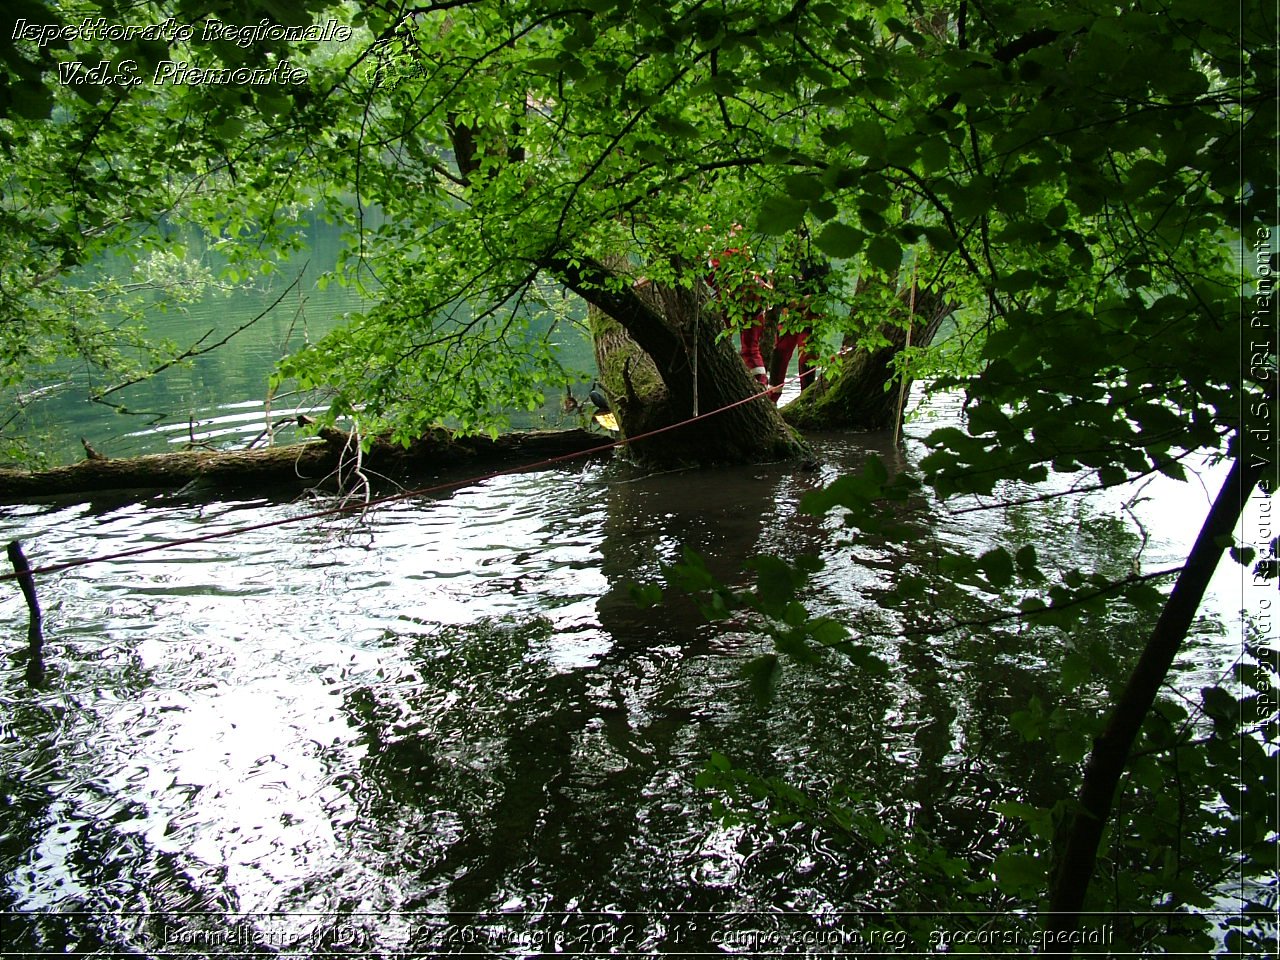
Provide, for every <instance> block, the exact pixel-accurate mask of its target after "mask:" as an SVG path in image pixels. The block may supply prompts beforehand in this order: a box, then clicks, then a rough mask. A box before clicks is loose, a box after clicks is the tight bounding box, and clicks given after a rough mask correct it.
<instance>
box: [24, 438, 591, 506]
mask: <svg viewBox="0 0 1280 960" xmlns="http://www.w3.org/2000/svg"><path fill="white" fill-rule="evenodd" d="M609 442H610V441H609V438H608V437H603V436H601V435H599V434H593V433H589V432H587V431H586V430H537V431H531V432H527V433H511V434H506V435H504V436H500V437H498V438H497V439H495V440H491V439H489V438H488V437H457V436H454V435H453V434H452V433H450V432H449V431H448V430H443V429H440V430H434V431H432V432H431V433H430V434H428V435H427V436H424V437H422V438H420V439H418V440H416V441H414V442H413V443H412V444H410V445H409V446H408V447H402V446H400V445H399V444H392V443H387V442H386V441H384V440H379V439H375V440H374V441H373V442H372V444H371V446H370V448H369V450H367V451H366V452H365V453H364V454H363V456H362V457H361V460H360V469H361V470H362V472H363V473H364V474H365V475H367V476H369V477H371V478H372V479H376V477H396V478H401V479H403V478H405V477H411V476H414V475H421V474H422V473H423V472H424V471H427V470H434V469H440V468H451V467H460V466H466V467H472V466H474V467H477V468H483V467H489V466H498V465H508V464H514V465H519V464H526V463H527V464H533V463H536V462H538V461H540V460H546V459H549V458H552V457H561V456H566V455H571V454H575V453H585V452H587V451H590V450H592V449H596V448H600V447H602V446H605V445H606V444H608V443H609ZM355 451H356V442H355V440H354V439H353V438H352V437H351V435H350V434H348V433H344V432H343V431H341V430H333V429H322V430H321V431H320V436H319V438H317V439H314V440H310V441H306V442H303V443H296V444H289V445H286V446H280V447H267V448H264V449H260V450H231V451H203V450H202V451H181V452H176V453H154V454H147V455H144V456H140V457H127V458H120V459H113V458H108V457H102V456H101V455H98V456H94V457H91V458H90V459H88V460H85V461H83V462H81V463H77V464H73V465H71V466H65V467H54V468H52V469H49V470H39V471H25V470H10V469H3V468H0V502H13V501H19V500H31V499H36V498H41V497H53V496H58V497H66V496H85V497H87V496H91V495H93V494H96V493H100V492H102V491H107V490H129V489H139V490H177V489H180V488H182V487H186V486H187V485H188V484H192V483H197V484H198V485H199V488H200V489H201V490H202V491H203V490H210V491H212V490H222V489H227V488H234V487H242V486H246V485H261V484H281V485H290V486H303V487H317V486H319V487H324V488H326V489H336V488H338V487H340V486H341V481H342V480H343V479H347V478H350V476H351V473H352V470H353V469H354V467H355Z"/></svg>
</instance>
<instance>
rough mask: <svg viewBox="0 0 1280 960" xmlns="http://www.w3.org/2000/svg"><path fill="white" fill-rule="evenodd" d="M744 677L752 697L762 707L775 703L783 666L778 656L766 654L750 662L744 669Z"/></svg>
mask: <svg viewBox="0 0 1280 960" xmlns="http://www.w3.org/2000/svg"><path fill="white" fill-rule="evenodd" d="M742 675H743V677H745V678H746V680H747V681H748V685H749V686H750V689H751V695H752V696H753V697H755V700H756V702H757V703H758V704H760V705H761V706H768V705H769V704H770V703H772V702H773V699H774V695H775V694H776V693H777V689H778V678H779V677H781V676H782V664H781V663H780V662H779V660H778V657H777V655H776V654H772V653H766V654H762V655H760V656H758V657H755V658H753V659H752V660H750V661H748V662H747V663H746V664H745V665H744V666H743V668H742Z"/></svg>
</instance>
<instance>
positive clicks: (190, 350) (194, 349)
mask: <svg viewBox="0 0 1280 960" xmlns="http://www.w3.org/2000/svg"><path fill="white" fill-rule="evenodd" d="M310 263H311V261H310V260H308V261H307V262H306V263H304V264H303V265H302V269H301V270H299V271H298V275H297V276H296V277H294V278H293V282H292V283H290V284H289V286H287V287H285V288H284V291H283V292H282V293H281V294H280V296H278V297H276V298H275V300H273V301H272V302H271V305H270V306H268V307H266V308H265V309H263V311H262V312H261V313H259V314H258V315H257V316H256V317H254V318H253V319H252V320H246V321H245V322H244V323H242V324H240V326H238V327H236V328H235V329H234V330H232V331H231V332H230V333H228V334H227V335H226V336H225V337H223V338H222V339H221V340H219V341H218V342H217V343H213V344H210V345H209V346H207V347H200V344H202V343H204V342H205V341H206V340H207V339H209V337H211V336H213V331H212V330H210V331H208V332H207V333H205V335H204V336H202V337H201V338H200V339H199V340H197V341H196V342H195V343H193V344H192V345H191V346H189V347H187V349H186V350H183V351H182V353H180V354H178V355H177V356H176V357H171V358H169V359H168V360H166V361H165V362H164V363H162V364H160V365H159V366H158V367H154V368H152V369H151V370H149V371H147V372H146V373H142V374H139V375H138V376H136V377H131V378H130V379H128V380H122V381H121V382H120V383H117V384H116V385H115V386H113V387H108V388H107V389H106V390H101V391H99V392H98V393H95V394H94V395H93V397H92V399H93V400H94V401H95V402H97V401H100V400H102V398H103V397H108V396H110V395H111V394H113V393H115V392H116V391H117V390H123V389H124V388H125V387H131V386H133V385H134V384H135V383H141V382H142V381H143V380H150V379H151V378H152V377H154V376H155V375H156V374H157V373H163V372H164V371H165V370H168V369H169V368H170V367H172V366H173V365H174V364H178V363H181V362H182V361H183V360H190V359H191V358H192V357H199V356H202V355H203V354H206V353H211V352H212V351H214V350H217V349H218V348H219V347H221V346H224V345H225V344H226V343H227V342H228V341H229V340H230V339H231V338H232V337H234V336H235V335H236V334H238V333H240V332H242V331H244V330H247V329H249V328H250V327H251V326H253V325H254V324H255V323H257V322H258V321H259V320H261V319H262V318H263V317H265V316H266V315H267V314H268V313H270V312H271V311H272V310H274V309H275V308H276V307H278V306H279V305H280V301H282V300H283V299H284V298H285V297H287V296H288V295H289V292H290V291H291V290H293V288H294V287H296V286H297V285H298V284H299V283H301V282H302V276H303V274H304V273H305V272H306V269H307V267H308V266H309V265H310Z"/></svg>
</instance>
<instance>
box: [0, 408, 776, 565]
mask: <svg viewBox="0 0 1280 960" xmlns="http://www.w3.org/2000/svg"><path fill="white" fill-rule="evenodd" d="M770 389H771V388H767V389H765V390H762V391H761V392H760V393H755V394H752V395H751V396H749V397H746V398H745V399H743V400H736V401H734V402H733V403H730V404H728V405H727V406H723V407H720V408H719V409H716V410H712V411H710V412H709V413H703V414H699V415H698V416H696V417H690V418H689V419H687V420H680V421H678V422H676V423H672V424H668V425H667V426H665V427H658V428H657V429H656V430H650V431H648V432H647V433H641V434H638V435H636V436H634V437H625V438H623V439H621V440H613V441H610V442H609V443H603V444H601V445H600V446H598V447H590V448H588V449H586V450H579V451H577V452H575V453H562V454H560V455H559V456H557V457H548V458H547V459H545V460H538V461H536V462H534V463H526V464H521V465H520V466H518V467H509V468H507V469H506V470H495V471H494V472H493V473H486V474H484V475H482V476H478V477H467V478H466V479H463V480H450V481H449V482H448V483H439V484H436V485H435V486H430V487H418V488H417V489H414V490H404V491H401V492H400V493H392V494H388V495H387V496H385V497H376V498H375V499H373V500H362V501H360V502H357V503H347V504H342V505H339V506H336V507H330V508H328V509H326V510H313V511H311V512H309V513H300V514H297V515H296V516H292V517H283V518H281V519H279V520H264V521H263V522H262V523H251V524H247V525H246V526H243V527H232V528H231V529H230V530H218V531H215V532H213V533H204V534H200V535H198V536H194V537H182V538H180V539H177V540H167V541H165V542H164V543H153V544H150V545H148V546H145V547H133V548H131V549H129V550H121V551H119V552H117V553H105V554H101V555H99V556H94V557H82V558H81V559H79V560H66V561H64V562H62V563H53V564H49V565H48V566H43V567H32V568H31V570H30V575H32V576H40V575H43V574H48V573H62V572H64V571H66V570H74V569H76V568H77V567H86V566H88V565H89V564H91V563H106V562H108V561H111V560H123V559H125V558H126V557H137V556H141V555H142V554H145V553H155V552H156V551H159V550H168V549H169V548H170V547H181V546H185V545H187V544H193V543H208V542H209V541H210V540H221V539H222V538H224V537H234V536H237V535H239V534H242V533H252V532H254V531H256V530H269V529H271V528H272V527H283V526H285V525H286V524H290V523H302V522H303V521H305V520H320V519H323V518H324V517H334V516H340V515H341V514H344V513H353V512H355V511H363V510H367V509H369V508H370V507H377V506H381V505H382V504H385V503H394V502H395V501H397V500H408V499H409V498H411V497H421V496H425V495H427V494H430V493H439V492H440V491H442V490H452V489H454V488H456V487H466V486H470V485H472V484H475V483H483V482H484V481H486V480H493V479H495V478H496V477H506V476H511V475H513V474H517V473H524V472H526V471H528V470H536V469H538V468H540V467H548V466H551V465H552V464H556V463H563V462H566V461H569V460H575V459H577V458H579V457H591V456H595V455H596V454H597V453H604V452H605V451H607V450H615V449H617V448H618V447H624V446H626V445H627V444H629V443H635V442H636V441H638V440H647V439H648V438H649V437H656V436H658V435H659V434H662V433H668V432H670V431H672V430H677V429H679V428H680V427H685V426H688V425H689V424H691V423H694V422H696V421H698V420H706V419H707V418H708V417H714V416H715V415H716V414H718V413H724V412H725V411H726V410H732V409H733V408H734V407H740V406H742V405H743V404H746V403H750V402H751V401H752V400H759V399H760V398H762V397H767V396H768V395H769V392H770ZM16 579H18V573H17V571H14V572H11V573H3V574H0V582H3V581H5V580H16Z"/></svg>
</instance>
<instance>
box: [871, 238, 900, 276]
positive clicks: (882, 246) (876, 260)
mask: <svg viewBox="0 0 1280 960" xmlns="http://www.w3.org/2000/svg"><path fill="white" fill-rule="evenodd" d="M867 261H868V262H869V263H870V264H871V265H872V266H873V267H876V268H877V269H880V270H883V271H884V272H885V273H892V272H894V271H896V270H897V269H898V268H899V267H900V266H902V247H901V246H899V244H898V241H896V240H894V239H893V238H892V237H887V236H879V237H876V238H875V239H873V240H872V241H871V245H870V246H869V247H868V248H867Z"/></svg>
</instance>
